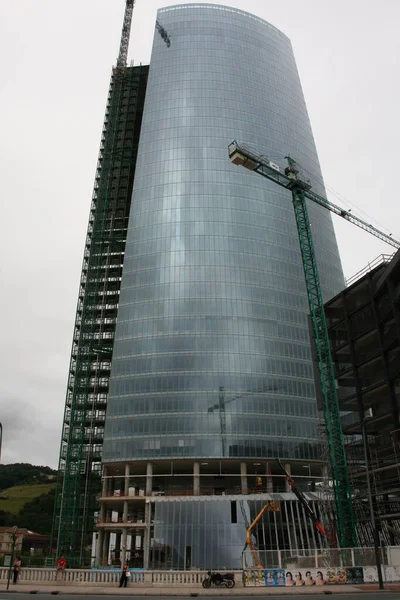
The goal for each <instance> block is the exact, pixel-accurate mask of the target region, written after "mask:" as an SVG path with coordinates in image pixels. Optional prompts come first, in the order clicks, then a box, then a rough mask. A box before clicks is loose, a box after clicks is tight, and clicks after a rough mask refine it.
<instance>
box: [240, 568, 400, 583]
mask: <svg viewBox="0 0 400 600" xmlns="http://www.w3.org/2000/svg"><path fill="white" fill-rule="evenodd" d="M365 571H367V577H368V579H365ZM374 571H375V573H374ZM374 576H376V569H375V570H374V569H373V567H372V568H371V571H370V572H369V571H368V569H363V568H362V567H350V568H347V569H346V568H344V567H330V568H326V569H304V570H301V571H294V570H293V571H289V570H285V569H265V570H263V569H246V570H245V571H244V572H243V579H244V585H245V586H249V587H282V586H286V587H292V586H297V587H300V586H303V585H304V586H312V585H316V586H321V585H325V584H328V585H340V584H345V583H349V584H353V585H357V584H360V583H364V580H365V581H374V579H373V577H374ZM392 577H395V574H394V573H393V574H392Z"/></svg>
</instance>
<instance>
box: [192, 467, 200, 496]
mask: <svg viewBox="0 0 400 600" xmlns="http://www.w3.org/2000/svg"><path fill="white" fill-rule="evenodd" d="M193 495H194V496H200V463H198V462H195V463H193Z"/></svg>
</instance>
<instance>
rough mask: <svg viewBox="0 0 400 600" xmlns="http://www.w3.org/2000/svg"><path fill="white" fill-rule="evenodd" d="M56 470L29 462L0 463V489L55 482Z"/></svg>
mask: <svg viewBox="0 0 400 600" xmlns="http://www.w3.org/2000/svg"><path fill="white" fill-rule="evenodd" d="M56 477H57V471H54V470H53V469H50V467H36V466H35V465H30V464H29V463H14V464H12V465H0V491H2V490H6V489H7V488H10V487H14V486H16V485H24V484H26V483H28V484H36V483H50V482H55V481H56Z"/></svg>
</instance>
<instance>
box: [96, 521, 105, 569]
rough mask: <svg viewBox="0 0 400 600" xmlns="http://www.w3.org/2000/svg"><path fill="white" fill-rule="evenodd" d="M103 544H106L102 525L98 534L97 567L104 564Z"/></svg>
mask: <svg viewBox="0 0 400 600" xmlns="http://www.w3.org/2000/svg"><path fill="white" fill-rule="evenodd" d="M103 545H104V529H103V528H102V527H100V528H99V533H98V536H97V544H96V567H101V566H102V558H103V554H102V553H103Z"/></svg>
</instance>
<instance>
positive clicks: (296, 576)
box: [285, 569, 326, 587]
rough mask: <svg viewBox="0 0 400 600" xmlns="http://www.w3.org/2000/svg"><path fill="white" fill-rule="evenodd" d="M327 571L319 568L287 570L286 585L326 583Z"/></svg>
mask: <svg viewBox="0 0 400 600" xmlns="http://www.w3.org/2000/svg"><path fill="white" fill-rule="evenodd" d="M325 583H326V581H325V573H324V572H322V571H321V570H319V569H318V570H317V569H305V570H304V571H286V572H285V585H286V586H287V587H292V586H298V587H300V586H302V585H307V586H310V585H324V584H325Z"/></svg>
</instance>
